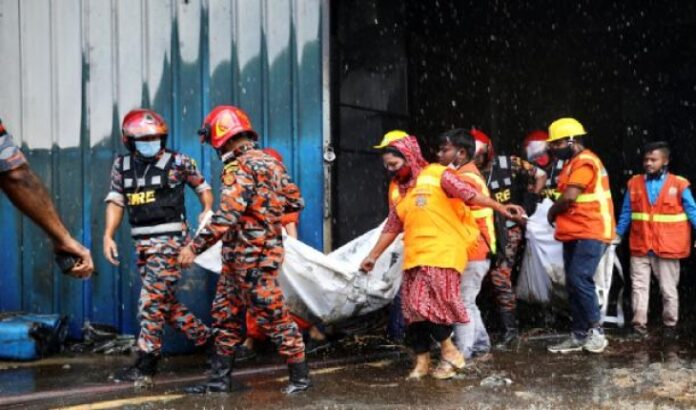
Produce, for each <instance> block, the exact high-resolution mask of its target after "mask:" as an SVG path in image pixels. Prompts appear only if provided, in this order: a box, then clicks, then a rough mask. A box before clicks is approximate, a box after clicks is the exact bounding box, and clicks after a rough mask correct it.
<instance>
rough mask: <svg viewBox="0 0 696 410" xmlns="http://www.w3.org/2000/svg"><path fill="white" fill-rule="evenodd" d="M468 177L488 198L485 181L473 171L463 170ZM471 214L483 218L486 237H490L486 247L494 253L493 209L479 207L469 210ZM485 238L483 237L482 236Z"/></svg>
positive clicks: (495, 241) (495, 247)
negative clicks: (486, 232) (486, 231)
mask: <svg viewBox="0 0 696 410" xmlns="http://www.w3.org/2000/svg"><path fill="white" fill-rule="evenodd" d="M464 173H465V174H466V175H467V176H468V177H471V179H473V180H474V181H476V184H477V185H478V186H479V189H480V190H481V192H483V193H484V194H485V195H486V196H487V197H489V198H490V193H489V191H488V187H487V186H486V182H485V181H484V180H483V178H481V176H480V175H477V174H476V173H475V172H469V171H465V172H464ZM471 215H472V216H473V217H474V219H484V222H485V223H486V230H488V237H489V238H490V243H489V244H488V247H489V248H490V251H491V253H496V251H497V247H498V243H497V238H496V237H495V221H494V219H493V215H494V213H493V209H492V208H481V209H475V210H472V211H471ZM482 235H483V234H482ZM484 239H485V237H484Z"/></svg>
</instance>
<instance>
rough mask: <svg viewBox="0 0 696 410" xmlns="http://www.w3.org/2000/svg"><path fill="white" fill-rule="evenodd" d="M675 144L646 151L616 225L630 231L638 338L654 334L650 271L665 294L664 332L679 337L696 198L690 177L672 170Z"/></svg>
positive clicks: (695, 221)
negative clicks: (684, 263)
mask: <svg viewBox="0 0 696 410" xmlns="http://www.w3.org/2000/svg"><path fill="white" fill-rule="evenodd" d="M669 157H670V149H669V145H668V144H667V143H666V142H664V141H658V142H652V143H650V144H647V145H646V146H645V149H644V150H643V169H644V170H645V173H644V174H642V175H635V176H634V177H632V178H631V179H630V180H629V181H628V187H627V189H626V195H625V196H624V201H623V206H622V208H621V214H620V217H619V223H618V225H617V227H616V233H617V234H618V235H619V236H620V237H624V236H625V235H626V232H627V231H628V230H629V226H630V234H629V247H630V249H631V282H632V288H633V292H632V296H631V300H632V305H633V337H635V338H644V337H646V336H647V335H648V330H647V324H648V298H649V296H650V276H651V275H650V273H651V272H652V274H654V275H655V278H656V279H657V282H658V284H659V285H660V292H661V293H662V306H663V307H662V323H663V325H664V327H663V337H665V338H666V339H671V338H674V337H675V336H676V332H675V328H676V326H677V320H678V319H679V293H678V292H677V285H678V284H679V271H680V265H679V260H680V259H684V258H687V257H688V256H689V255H690V254H691V226H690V224H689V222H690V223H691V225H693V226H696V203H695V202H694V197H693V195H692V194H691V189H690V188H689V186H690V185H691V184H690V183H689V181H688V180H687V179H686V178H683V177H680V176H678V175H674V174H672V173H670V172H669V171H668V170H667V166H668V165H669Z"/></svg>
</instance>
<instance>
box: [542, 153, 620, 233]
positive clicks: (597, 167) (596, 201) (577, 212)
mask: <svg viewBox="0 0 696 410" xmlns="http://www.w3.org/2000/svg"><path fill="white" fill-rule="evenodd" d="M585 165H590V166H591V167H592V169H593V170H594V174H595V177H594V180H593V181H591V182H590V184H589V185H588V186H586V187H585V190H584V191H582V193H581V194H580V195H578V197H577V198H576V199H575V202H573V203H572V204H571V205H570V208H569V209H568V210H567V211H566V212H564V213H562V214H560V215H558V217H557V218H556V235H555V236H556V239H557V240H559V241H562V242H567V241H574V240H578V239H595V240H598V241H602V242H605V243H609V242H611V239H612V238H613V237H614V231H615V229H616V221H615V220H614V204H613V202H612V201H611V190H610V188H609V175H608V174H607V170H606V169H605V168H604V165H603V164H602V161H600V159H599V157H597V155H595V154H594V153H593V152H592V151H590V150H588V149H585V150H583V151H582V152H580V153H579V154H578V155H576V156H574V157H573V158H572V159H571V160H569V161H567V162H566V164H565V165H564V166H563V170H562V171H561V175H560V176H559V178H558V190H559V191H560V192H561V194H562V193H563V192H565V190H566V188H568V180H569V178H570V175H571V174H572V172H573V171H574V170H576V169H578V168H579V167H581V166H585Z"/></svg>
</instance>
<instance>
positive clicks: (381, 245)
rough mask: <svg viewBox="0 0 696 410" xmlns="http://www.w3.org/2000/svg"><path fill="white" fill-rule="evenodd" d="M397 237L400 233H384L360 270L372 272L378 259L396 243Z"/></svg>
mask: <svg viewBox="0 0 696 410" xmlns="http://www.w3.org/2000/svg"><path fill="white" fill-rule="evenodd" d="M397 236H399V233H398V232H382V234H381V235H380V236H379V239H378V240H377V243H376V244H375V246H374V247H373V248H372V250H371V251H370V253H369V254H368V255H367V258H365V260H363V262H362V263H361V264H360V270H361V271H363V272H366V273H367V272H370V271H371V270H372V269H373V268H374V267H375V262H377V259H379V257H380V256H381V255H382V253H384V251H385V250H386V249H387V248H388V247H389V245H391V244H392V242H394V240H395V239H396V237H397Z"/></svg>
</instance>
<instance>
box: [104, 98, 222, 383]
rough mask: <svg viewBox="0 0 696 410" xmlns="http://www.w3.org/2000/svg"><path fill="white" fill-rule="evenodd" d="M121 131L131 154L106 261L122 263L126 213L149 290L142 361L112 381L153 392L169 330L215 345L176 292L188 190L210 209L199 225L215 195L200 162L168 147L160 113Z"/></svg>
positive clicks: (111, 202) (142, 307)
mask: <svg viewBox="0 0 696 410" xmlns="http://www.w3.org/2000/svg"><path fill="white" fill-rule="evenodd" d="M121 132H122V139H123V144H124V145H125V146H126V148H127V150H128V153H127V154H125V155H119V156H118V157H116V159H115V161H114V164H113V168H112V170H111V189H110V191H109V193H108V195H107V196H106V227H105V230H104V257H106V259H107V260H108V261H109V262H110V263H112V264H113V265H118V264H119V260H118V247H117V245H116V242H115V241H114V235H115V233H116V230H117V229H118V227H119V226H120V225H121V221H122V219H123V213H124V210H127V211H128V220H129V222H130V225H131V236H132V237H133V239H134V241H135V249H136V254H137V266H138V270H139V273H140V278H141V280H142V289H141V291H140V298H139V301H138V317H139V320H140V335H139V336H138V342H137V348H138V352H137V354H138V357H137V359H136V361H135V364H134V365H133V366H130V367H128V368H126V369H123V370H120V371H118V372H116V373H115V374H114V375H113V376H112V378H113V380H114V381H117V382H120V381H133V382H135V383H136V384H139V385H146V384H150V383H151V377H152V376H154V375H155V373H156V372H157V363H158V361H159V359H160V355H161V349H162V334H163V331H164V325H165V323H168V324H170V325H171V326H173V327H174V328H176V329H178V330H180V331H182V332H184V333H185V334H186V336H187V337H188V338H189V339H191V340H193V341H194V342H195V343H196V345H199V346H202V345H204V344H205V343H206V342H207V341H208V339H209V336H210V330H209V329H208V328H207V327H206V326H205V325H204V324H203V323H202V322H201V321H200V319H198V318H197V317H196V316H194V315H193V313H191V312H190V311H189V310H188V308H187V307H186V306H184V305H183V304H182V303H181V302H179V301H178V300H177V298H176V289H177V284H178V282H179V280H180V279H181V270H180V268H179V266H178V262H177V255H178V254H179V250H180V249H181V247H182V245H183V244H184V243H185V239H186V235H187V234H186V232H187V225H186V219H185V214H186V210H185V208H184V188H185V185H188V186H189V187H191V188H192V189H195V191H196V194H197V195H198V198H199V200H200V202H201V205H202V206H203V212H202V213H201V214H200V217H199V218H202V216H203V215H204V214H205V213H206V212H208V211H210V210H211V209H212V205H213V195H212V192H211V189H210V185H208V183H207V182H206V181H205V179H204V178H203V176H202V175H201V173H200V172H199V170H198V169H197V167H196V163H195V161H194V160H193V159H191V158H189V157H188V156H186V155H184V154H181V153H178V152H174V151H171V150H168V149H166V148H165V147H166V143H167V133H168V129H167V124H166V123H165V122H164V119H162V117H161V116H160V115H159V114H157V113H156V112H154V111H152V110H146V109H136V110H132V111H130V112H129V113H128V114H126V116H125V117H124V118H123V125H122V128H121Z"/></svg>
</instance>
